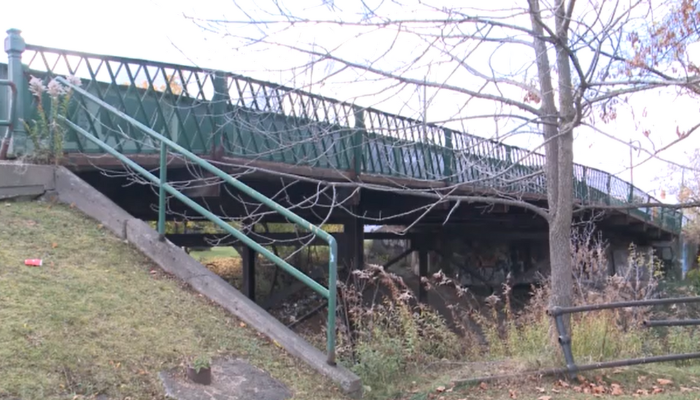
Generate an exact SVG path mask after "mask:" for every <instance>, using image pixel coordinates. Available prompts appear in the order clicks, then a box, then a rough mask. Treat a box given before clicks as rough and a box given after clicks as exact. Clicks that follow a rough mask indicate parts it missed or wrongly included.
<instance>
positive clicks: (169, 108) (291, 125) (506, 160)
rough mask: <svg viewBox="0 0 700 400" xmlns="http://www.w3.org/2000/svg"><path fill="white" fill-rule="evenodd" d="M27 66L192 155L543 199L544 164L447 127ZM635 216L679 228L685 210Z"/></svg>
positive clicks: (235, 82)
mask: <svg viewBox="0 0 700 400" xmlns="http://www.w3.org/2000/svg"><path fill="white" fill-rule="evenodd" d="M22 60H23V63H24V64H25V65H26V75H27V76H29V75H34V76H40V77H42V78H43V79H45V80H48V79H50V78H51V77H52V76H56V75H75V76H78V77H79V78H81V79H82V82H83V87H84V88H86V90H87V91H88V92H89V93H91V94H93V95H95V96H96V97H97V98H99V99H100V100H103V101H105V102H106V103H109V104H111V105H113V106H114V107H116V108H118V109H119V110H120V111H122V112H124V113H126V114H128V115H129V116H132V117H133V118H135V119H136V120H138V121H139V122H140V123H142V124H144V125H146V126H147V127H149V128H151V129H153V130H155V131H157V132H160V133H161V134H163V135H164V136H165V137H167V138H168V139H170V140H172V141H173V142H175V143H177V144H178V145H180V146H182V147H183V148H185V149H187V150H188V151H191V152H193V153H195V154H199V155H202V154H209V153H211V152H212V151H213V150H214V149H215V148H220V149H221V150H222V151H223V153H224V154H225V155H226V156H229V157H238V158H243V159H249V160H265V161H273V162H281V163H286V164H293V165H304V166H310V167H317V168H330V169H338V170H352V171H355V172H356V173H358V174H379V175H387V176H393V177H403V178H410V179H418V180H440V181H444V182H448V183H452V184H465V183H466V184H470V185H472V186H474V187H476V188H478V187H484V188H495V189H498V190H500V191H503V192H507V193H510V194H527V195H530V196H533V195H534V196H542V197H545V195H546V187H547V185H546V180H545V176H544V175H543V166H544V163H545V159H544V156H542V155H540V154H532V153H530V152H528V151H527V150H525V149H521V148H518V147H513V146H508V145H505V144H502V143H499V142H495V141H491V140H487V139H484V138H481V137H478V136H474V135H469V134H466V133H462V132H457V131H454V130H451V129H448V128H445V127H441V126H437V125H433V124H424V123H423V122H421V121H417V120H413V119H410V118H404V117H401V116H397V115H392V114H388V113H384V112H381V111H378V110H375V109H369V108H360V107H358V106H356V105H352V104H349V103H344V102H340V101H337V100H334V99H329V98H325V97H321V96H317V95H314V94H311V93H307V92H304V91H300V90H296V89H293V88H288V87H285V86H281V85H277V84H273V83H268V82H263V81H259V80H256V79H252V78H248V77H243V76H240V75H236V74H232V73H228V72H221V71H212V70H205V69H200V68H196V67H191V66H183V65H175V64H168V63H160V62H154V61H147V60H137V59H130V58H123V57H112V56H103V55H95V54H87V53H79V52H73V51H67V50H59V49H52V48H46V47H40V46H27V48H26V51H25V52H24V54H23V55H22ZM20 90H25V91H26V90H27V89H26V88H24V89H20ZM24 98H25V99H27V98H30V96H28V95H26V96H25V97H24ZM25 109H27V110H29V109H31V107H30V105H29V104H27V107H25ZM90 114H92V115H93V116H92V117H90V116H89V115H90ZM25 117H31V116H30V115H26V116H25ZM70 119H71V120H72V121H74V122H75V123H76V124H78V125H80V126H82V127H83V128H85V129H87V130H88V131H90V132H94V133H95V134H97V135H98V137H100V139H102V140H104V141H105V143H107V144H109V145H110V146H113V147H114V148H116V149H117V150H118V151H119V152H121V153H122V154H143V153H153V154H156V153H157V152H158V144H157V143H154V142H152V141H151V139H150V138H149V137H147V136H146V135H144V134H143V133H142V132H139V130H136V129H133V128H132V127H130V126H121V125H118V124H117V123H116V121H115V120H114V117H113V116H111V115H109V114H108V113H106V112H104V110H102V109H99V108H97V107H95V106H94V105H93V106H91V105H90V104H81V106H80V107H75V108H74V109H73V110H72V112H71V114H70ZM94 121H99V122H98V123H95V122H94ZM66 151H68V152H85V153H99V152H102V150H101V149H100V148H99V147H97V146H96V145H94V143H91V142H90V141H87V140H85V139H84V138H81V137H78V136H73V137H70V138H69V140H68V143H67V145H66ZM572 178H573V179H574V181H575V185H574V187H575V196H576V198H577V199H578V200H579V201H581V202H584V203H587V204H612V205H617V204H630V203H631V202H633V201H634V202H645V203H646V202H654V201H656V200H655V199H654V198H652V197H651V196H649V195H648V194H646V193H644V192H642V191H641V190H639V189H638V188H636V187H634V186H632V185H630V184H629V183H627V182H625V181H623V180H621V179H619V178H617V177H615V176H612V175H610V174H608V173H606V172H604V171H601V170H598V169H594V168H588V167H585V166H581V165H576V166H575V170H574V176H573V177H572ZM630 213H632V214H635V215H636V216H638V217H639V218H642V219H644V220H647V221H649V222H652V223H654V224H655V225H657V226H659V227H662V228H664V229H668V230H671V231H674V232H678V231H679V230H680V226H681V223H680V220H681V213H680V212H677V211H670V210H665V209H645V208H635V209H632V210H630Z"/></svg>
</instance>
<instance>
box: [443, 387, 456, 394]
mask: <svg viewBox="0 0 700 400" xmlns="http://www.w3.org/2000/svg"><path fill="white" fill-rule="evenodd" d="M453 390H455V388H449V389H447V390H445V393H452V391H453Z"/></svg>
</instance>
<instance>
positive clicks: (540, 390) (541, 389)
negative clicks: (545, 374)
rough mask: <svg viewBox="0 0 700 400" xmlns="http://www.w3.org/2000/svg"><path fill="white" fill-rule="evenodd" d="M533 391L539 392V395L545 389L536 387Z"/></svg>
mask: <svg viewBox="0 0 700 400" xmlns="http://www.w3.org/2000/svg"><path fill="white" fill-rule="evenodd" d="M535 389H536V390H537V391H538V392H540V393H544V392H546V390H545V388H541V387H536V388H535Z"/></svg>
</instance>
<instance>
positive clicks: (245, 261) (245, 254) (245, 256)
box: [238, 246, 258, 301]
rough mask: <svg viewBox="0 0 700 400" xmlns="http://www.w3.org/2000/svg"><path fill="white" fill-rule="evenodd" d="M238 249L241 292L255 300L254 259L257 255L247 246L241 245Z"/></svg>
mask: <svg viewBox="0 0 700 400" xmlns="http://www.w3.org/2000/svg"><path fill="white" fill-rule="evenodd" d="M239 249H240V250H238V251H239V252H240V253H241V262H242V263H241V264H242V268H243V294H245V295H246V296H247V297H248V298H249V299H251V300H253V301H255V259H256V258H258V255H257V253H256V252H255V250H253V249H251V248H250V247H248V246H242V247H239Z"/></svg>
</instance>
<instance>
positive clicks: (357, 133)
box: [351, 106, 367, 176]
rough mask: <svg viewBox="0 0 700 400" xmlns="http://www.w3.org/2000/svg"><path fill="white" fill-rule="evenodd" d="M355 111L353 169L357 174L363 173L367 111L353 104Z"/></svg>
mask: <svg viewBox="0 0 700 400" xmlns="http://www.w3.org/2000/svg"><path fill="white" fill-rule="evenodd" d="M353 109H354V112H355V130H354V133H353V136H352V166H351V168H352V171H353V172H354V174H355V176H358V175H360V174H361V173H362V150H363V146H364V140H363V138H364V134H365V131H366V129H367V128H366V127H365V111H364V110H363V109H361V108H360V107H357V106H353Z"/></svg>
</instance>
